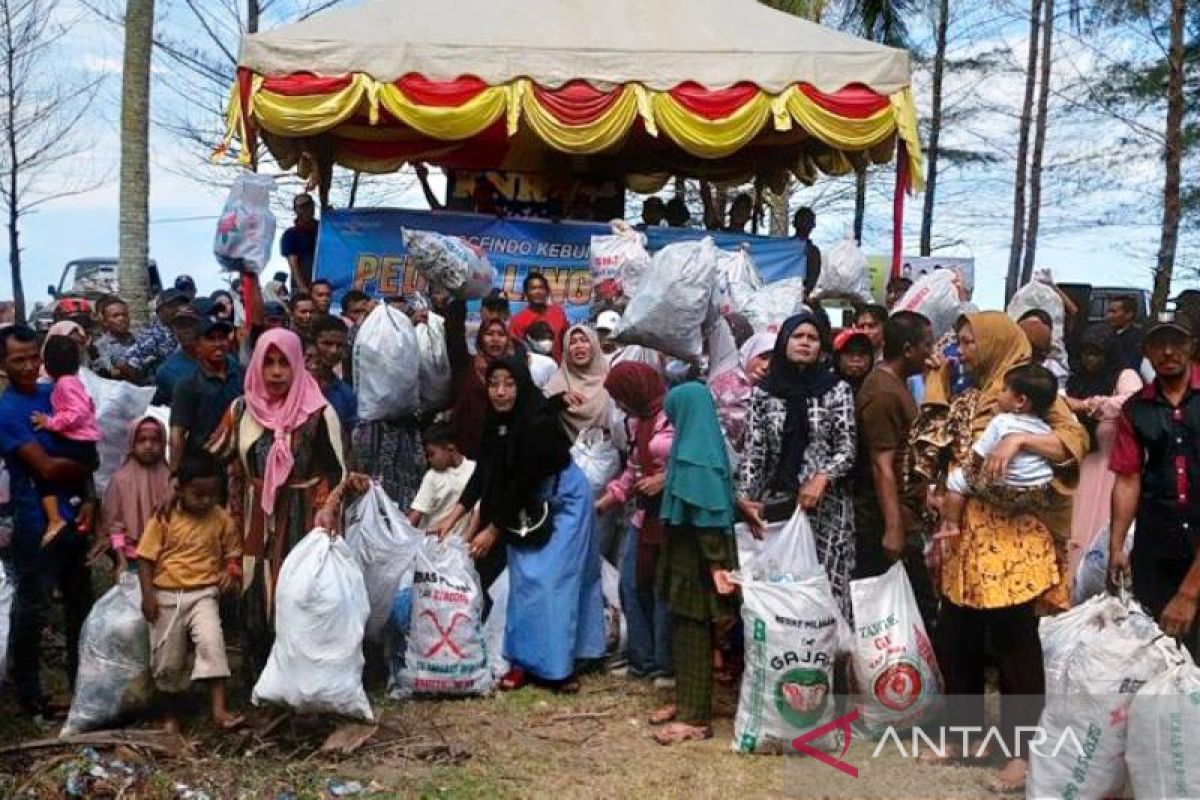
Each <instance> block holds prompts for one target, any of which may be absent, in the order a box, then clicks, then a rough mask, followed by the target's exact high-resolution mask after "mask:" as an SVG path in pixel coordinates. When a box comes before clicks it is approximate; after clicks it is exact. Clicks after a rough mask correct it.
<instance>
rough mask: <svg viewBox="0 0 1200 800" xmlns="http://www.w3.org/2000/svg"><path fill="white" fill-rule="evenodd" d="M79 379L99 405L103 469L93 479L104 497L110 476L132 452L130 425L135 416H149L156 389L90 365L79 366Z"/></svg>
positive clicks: (97, 409) (99, 495) (99, 449)
mask: <svg viewBox="0 0 1200 800" xmlns="http://www.w3.org/2000/svg"><path fill="white" fill-rule="evenodd" d="M79 380H80V381H82V383H83V387H84V388H85V389H87V393H88V396H89V397H91V398H92V403H94V404H95V406H96V423H97V424H98V425H99V426H100V441H99V442H97V443H96V451H97V452H98V453H99V455H100V469H98V470H96V472H95V475H94V476H93V480H94V481H95V484H96V495H97V496H98V497H103V496H104V490H105V489H107V488H108V481H109V479H110V478H112V476H113V473H114V472H116V471H117V470H118V469H120V467H121V464H123V463H125V456H127V455H128V454H129V426H130V425H132V424H133V421H134V420H135V419H140V418H141V417H143V416H145V414H146V409H148V408H149V407H150V401H151V400H152V399H153V398H154V391H155V389H154V387H153V386H135V385H134V384H132V383H128V382H126V381H111V380H109V379H108V378H101V377H100V376H99V375H97V374H96V373H94V372H92V371H91V370H90V369H86V368H85V369H80V370H79Z"/></svg>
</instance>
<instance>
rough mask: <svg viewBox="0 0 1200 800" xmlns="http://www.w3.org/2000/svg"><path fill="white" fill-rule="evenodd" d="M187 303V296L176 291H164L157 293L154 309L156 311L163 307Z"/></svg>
mask: <svg viewBox="0 0 1200 800" xmlns="http://www.w3.org/2000/svg"><path fill="white" fill-rule="evenodd" d="M187 302H188V296H187V295H186V294H184V293H183V292H181V291H179V290H178V289H164V290H163V291H161V292H159V293H158V301H157V302H156V303H155V304H154V309H155V310H156V311H157V310H158V309H160V308H164V307H165V306H169V305H174V304H176V303H179V304H184V303H187Z"/></svg>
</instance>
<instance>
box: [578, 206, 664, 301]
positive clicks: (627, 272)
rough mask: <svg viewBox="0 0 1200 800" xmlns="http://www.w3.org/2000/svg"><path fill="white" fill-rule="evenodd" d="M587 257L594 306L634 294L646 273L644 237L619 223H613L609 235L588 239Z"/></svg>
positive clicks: (647, 264)
mask: <svg viewBox="0 0 1200 800" xmlns="http://www.w3.org/2000/svg"><path fill="white" fill-rule="evenodd" d="M590 253H591V266H592V290H593V292H594V296H593V300H594V301H595V302H601V301H604V300H612V299H613V298H615V297H618V296H620V295H624V296H625V297H633V296H634V295H635V294H637V290H638V287H639V286H640V284H641V281H642V277H643V276H644V275H645V274H646V271H647V270H648V269H650V254H649V253H647V252H646V235H645V234H643V233H641V232H640V231H637V230H635V229H634V228H632V227H630V225H629V224H628V223H626V222H624V221H622V220H613V223H612V233H611V234H608V235H604V236H593V237H592V246H591V251H590Z"/></svg>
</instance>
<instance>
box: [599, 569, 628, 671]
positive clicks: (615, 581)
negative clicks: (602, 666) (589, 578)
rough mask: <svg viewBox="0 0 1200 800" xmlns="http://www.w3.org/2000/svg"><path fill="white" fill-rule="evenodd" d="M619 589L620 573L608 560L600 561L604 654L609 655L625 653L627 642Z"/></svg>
mask: <svg viewBox="0 0 1200 800" xmlns="http://www.w3.org/2000/svg"><path fill="white" fill-rule="evenodd" d="M620 587H621V573H619V572H618V571H617V568H616V567H614V566H613V565H612V564H610V563H609V562H608V559H604V558H602V559H600V590H601V592H602V593H603V594H604V641H605V647H604V652H605V653H608V654H609V655H614V654H616V653H623V652H625V643H626V641H628V632H627V629H626V627H625V612H624V611H623V610H622V609H621V588H620Z"/></svg>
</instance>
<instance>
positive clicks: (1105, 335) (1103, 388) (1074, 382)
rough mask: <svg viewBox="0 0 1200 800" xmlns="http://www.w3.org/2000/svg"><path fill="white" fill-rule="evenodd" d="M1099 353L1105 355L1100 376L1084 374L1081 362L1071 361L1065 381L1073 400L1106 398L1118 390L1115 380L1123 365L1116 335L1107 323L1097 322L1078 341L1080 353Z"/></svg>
mask: <svg viewBox="0 0 1200 800" xmlns="http://www.w3.org/2000/svg"><path fill="white" fill-rule="evenodd" d="M1087 348H1090V349H1094V350H1099V351H1100V352H1101V353H1103V354H1104V366H1103V367H1101V368H1100V371H1099V372H1091V373H1089V372H1084V371H1083V359H1082V358H1076V359H1074V364H1075V369H1073V370H1071V375H1070V376H1069V377H1068V378H1067V394H1068V395H1069V396H1070V397H1073V398H1075V399H1076V400H1086V399H1088V398H1089V397H1097V396H1100V397H1109V396H1111V395H1112V394H1113V392H1115V391H1116V389H1117V379H1118V378H1119V377H1120V375H1121V371H1122V370H1123V369H1124V368H1125V364H1124V363H1123V362H1122V361H1121V354H1120V350H1119V348H1118V347H1117V335H1116V333H1115V332H1114V331H1113V329H1112V326H1111V325H1109V324H1108V323H1106V322H1097V323H1096V324H1095V325H1092V326H1090V327H1089V328H1088V329H1087V330H1085V331H1084V332H1083V336H1082V337H1080V339H1079V349H1080V350H1081V351H1082V350H1084V349H1087Z"/></svg>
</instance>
